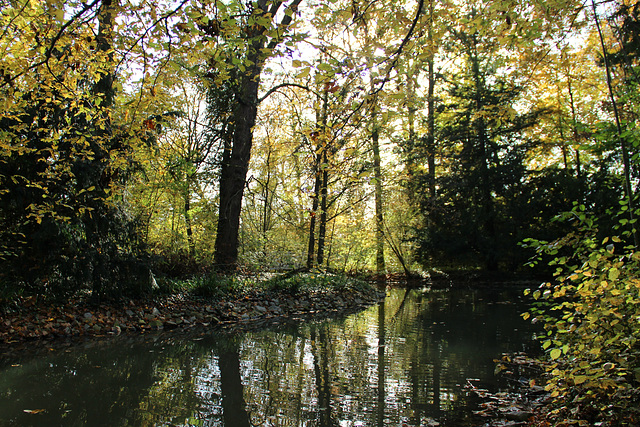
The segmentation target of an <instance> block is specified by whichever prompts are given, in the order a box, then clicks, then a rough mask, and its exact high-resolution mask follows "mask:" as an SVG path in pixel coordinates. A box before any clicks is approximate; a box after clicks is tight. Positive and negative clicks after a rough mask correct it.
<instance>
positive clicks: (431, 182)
mask: <svg viewBox="0 0 640 427" xmlns="http://www.w3.org/2000/svg"><path fill="white" fill-rule="evenodd" d="M427 38H428V40H429V49H430V52H429V59H428V60H427V82H428V85H429V86H428V88H427V108H428V112H427V166H428V174H429V179H428V184H427V185H428V186H429V197H431V199H434V198H435V197H436V147H435V145H436V144H435V128H436V127H435V117H436V112H435V109H434V108H435V99H434V90H435V86H436V77H435V73H434V70H433V63H434V61H433V57H434V50H435V46H434V43H433V0H430V1H429V19H428V27H427Z"/></svg>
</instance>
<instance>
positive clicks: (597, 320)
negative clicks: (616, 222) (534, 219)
mask: <svg viewBox="0 0 640 427" xmlns="http://www.w3.org/2000/svg"><path fill="white" fill-rule="evenodd" d="M568 217H573V218H575V219H578V220H579V221H578V222H579V227H578V229H577V230H576V232H574V233H570V234H569V235H567V236H565V237H564V238H562V239H559V240H556V241H554V242H551V243H546V242H533V243H535V244H536V245H537V251H538V254H539V255H542V254H548V255H552V256H554V257H555V258H554V259H553V260H552V261H551V262H550V263H549V264H550V265H552V266H555V268H556V272H555V276H556V280H555V282H553V283H545V284H543V285H542V286H541V287H540V289H537V290H536V291H535V292H533V293H532V295H533V298H534V299H535V300H537V301H538V304H537V308H536V309H534V310H532V311H531V313H524V314H523V316H524V317H525V319H526V318H529V317H531V316H534V318H535V319H537V320H541V321H543V322H544V326H545V330H546V332H547V333H546V336H544V337H543V338H542V347H543V349H545V351H546V352H547V353H546V354H547V356H548V359H549V361H550V363H549V364H548V365H547V366H548V373H549V380H548V383H547V385H546V389H547V390H548V391H549V392H550V393H551V396H552V397H554V398H555V404H556V406H555V408H554V410H553V411H552V413H551V417H552V418H553V420H554V421H555V422H557V423H559V424H562V423H564V422H567V423H571V424H578V425H592V424H593V423H594V422H596V421H597V420H599V419H606V420H608V422H609V423H612V424H608V425H616V424H617V423H620V422H622V421H623V420H624V421H625V422H627V423H629V424H633V423H634V421H633V420H635V422H636V423H637V422H639V421H640V416H639V415H640V412H639V411H638V401H639V393H638V387H639V385H640V279H639V277H638V273H639V272H640V252H639V251H637V250H636V248H634V247H633V246H628V245H625V244H624V242H623V240H622V239H621V238H619V237H607V238H604V239H600V238H598V237H596V236H597V235H598V229H597V223H596V221H595V220H594V219H592V218H590V217H589V216H588V215H587V214H585V213H584V210H583V209H580V208H577V209H574V211H572V212H571V213H570V214H568V215H565V218H568ZM566 248H570V249H572V251H573V252H572V254H571V255H569V256H562V255H561V253H562V251H563V250H564V249H566ZM554 425H557V424H554Z"/></svg>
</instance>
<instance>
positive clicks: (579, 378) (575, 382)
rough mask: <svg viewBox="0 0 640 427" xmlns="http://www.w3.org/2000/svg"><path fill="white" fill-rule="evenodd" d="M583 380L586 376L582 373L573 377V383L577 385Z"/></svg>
mask: <svg viewBox="0 0 640 427" xmlns="http://www.w3.org/2000/svg"><path fill="white" fill-rule="evenodd" d="M585 381H587V377H586V376H584V375H578V376H577V377H575V378H574V379H573V382H574V384H576V385H578V384H582V383H584V382H585Z"/></svg>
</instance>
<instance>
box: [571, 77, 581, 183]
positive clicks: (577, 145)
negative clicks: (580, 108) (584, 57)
mask: <svg viewBox="0 0 640 427" xmlns="http://www.w3.org/2000/svg"><path fill="white" fill-rule="evenodd" d="M567 89H568V91H569V103H570V104H569V106H570V107H571V123H572V130H573V143H574V151H575V154H576V178H578V181H579V180H580V179H581V178H582V165H581V164H580V133H579V132H578V118H577V115H576V106H575V103H574V100H573V87H572V85H571V74H569V73H567ZM580 186H581V187H582V185H580Z"/></svg>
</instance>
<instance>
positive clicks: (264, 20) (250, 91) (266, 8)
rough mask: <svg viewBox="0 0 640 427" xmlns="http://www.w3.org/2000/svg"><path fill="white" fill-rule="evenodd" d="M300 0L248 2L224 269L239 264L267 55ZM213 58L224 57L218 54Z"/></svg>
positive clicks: (227, 185) (223, 191) (228, 166)
mask: <svg viewBox="0 0 640 427" xmlns="http://www.w3.org/2000/svg"><path fill="white" fill-rule="evenodd" d="M300 1H301V0H293V1H292V2H291V3H290V4H288V5H286V6H284V3H283V2H282V1H268V0H258V1H257V2H256V3H254V4H252V5H251V6H249V7H248V9H247V10H246V11H245V14H244V21H242V22H240V23H239V24H240V25H242V27H243V33H244V36H243V37H244V38H243V42H244V43H245V46H244V51H243V52H242V53H241V54H240V55H241V63H242V64H243V67H242V68H244V72H241V73H238V75H237V80H236V81H235V82H234V86H233V91H234V93H233V96H234V105H233V109H232V111H230V113H231V115H230V119H229V120H230V123H231V124H232V126H233V133H232V136H231V145H230V147H228V148H226V149H225V152H224V154H223V158H222V165H221V168H220V208H219V214H218V231H217V234H216V243H215V256H214V257H215V264H216V267H217V268H218V269H219V270H221V271H233V270H235V268H236V263H237V260H238V231H239V227H240V212H241V208H242V196H243V194H244V189H245V186H246V178H247V171H248V169H249V159H250V158H251V146H252V144H253V127H254V125H255V123H256V116H257V113H258V103H259V96H258V94H259V92H258V91H259V86H260V75H261V73H262V70H263V68H264V65H265V62H266V60H267V59H268V58H269V57H270V56H271V55H273V54H274V53H275V49H276V47H277V46H278V45H279V44H280V43H281V42H282V41H283V39H284V37H285V32H286V30H287V28H288V27H289V25H290V24H291V22H292V20H293V16H294V14H295V13H296V12H297V8H298V5H299V4H300ZM281 7H285V11H284V16H283V17H282V18H281V19H280V21H276V19H277V15H276V14H277V12H278V10H279V9H280V8H281ZM210 25H211V23H210ZM210 31H213V29H212V28H211V29H210ZM212 61H213V63H214V64H218V63H219V62H216V61H215V59H214V58H212Z"/></svg>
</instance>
